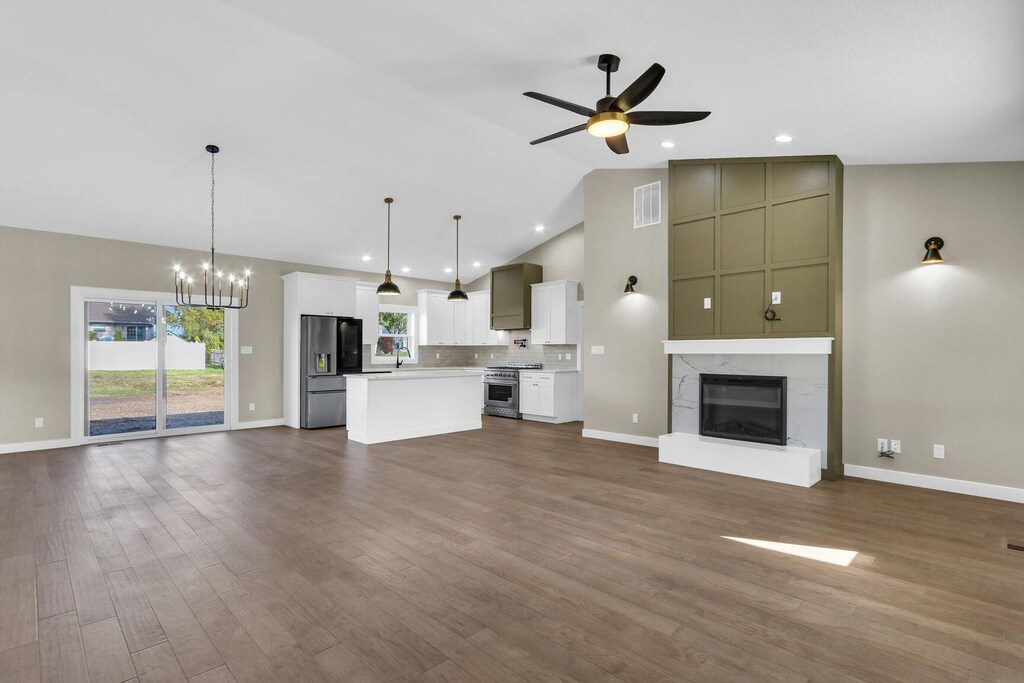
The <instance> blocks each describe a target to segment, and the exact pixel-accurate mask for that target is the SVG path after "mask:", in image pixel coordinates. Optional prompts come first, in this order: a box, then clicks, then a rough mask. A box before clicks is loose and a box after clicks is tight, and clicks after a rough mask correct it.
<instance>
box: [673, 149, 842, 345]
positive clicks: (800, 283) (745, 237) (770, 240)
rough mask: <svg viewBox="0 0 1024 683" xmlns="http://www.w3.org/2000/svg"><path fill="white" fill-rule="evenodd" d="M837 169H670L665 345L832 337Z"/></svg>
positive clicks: (768, 162) (838, 229)
mask: <svg viewBox="0 0 1024 683" xmlns="http://www.w3.org/2000/svg"><path fill="white" fill-rule="evenodd" d="M842 169H843V165H842V162H841V161H839V159H838V157H834V156H825V157H773V158H763V159H705V160H698V161H673V162H670V164H669V187H670V191H671V194H670V196H669V215H670V216H671V217H672V225H671V229H670V231H669V253H670V258H671V263H670V266H669V272H670V273H671V278H672V288H671V291H672V305H671V310H672V316H671V320H670V322H669V325H670V336H671V338H672V339H702V338H713V337H729V338H737V337H799V336H804V337H835V336H837V335H836V330H837V329H838V325H837V319H838V316H839V315H840V314H841V310H840V307H839V306H838V303H837V302H838V287H839V283H840V273H839V270H840V269H841V267H842V256H841V253H840V250H841V246H842V216H841V213H842V202H841V201H840V191H841V187H842ZM709 289H710V292H711V293H710V294H708V291H709ZM772 292H781V293H782V303H781V304H776V305H775V306H774V307H773V308H774V309H775V310H776V312H777V314H778V318H777V319H776V320H774V321H767V320H765V319H764V311H765V309H766V308H767V307H768V304H769V303H770V302H771V295H772ZM708 296H710V298H711V302H712V303H711V310H710V314H709V311H708V309H706V308H705V307H704V299H705V298H707V297H708ZM680 297H682V299H680ZM709 321H710V322H709Z"/></svg>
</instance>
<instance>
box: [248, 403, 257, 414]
mask: <svg viewBox="0 0 1024 683" xmlns="http://www.w3.org/2000/svg"><path fill="white" fill-rule="evenodd" d="M253 410H256V404H255V403H250V404H249V412H252V411H253Z"/></svg>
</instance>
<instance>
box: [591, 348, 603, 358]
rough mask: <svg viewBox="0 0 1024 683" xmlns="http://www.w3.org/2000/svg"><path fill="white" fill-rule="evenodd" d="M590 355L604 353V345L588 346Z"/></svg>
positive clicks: (601, 354)
mask: <svg viewBox="0 0 1024 683" xmlns="http://www.w3.org/2000/svg"><path fill="white" fill-rule="evenodd" d="M590 355H591V356H603V355H604V347H603V346H591V347H590Z"/></svg>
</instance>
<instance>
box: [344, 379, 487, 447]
mask: <svg viewBox="0 0 1024 683" xmlns="http://www.w3.org/2000/svg"><path fill="white" fill-rule="evenodd" d="M482 376H483V372H482V370H404V371H398V372H393V373H364V374H359V375H349V376H348V387H347V389H348V396H347V399H346V400H347V425H346V426H347V428H348V438H349V440H350V441H357V442H359V443H365V444H373V443H383V442H385V441H398V440H400V439H414V438H416V437H420V436H432V435H434V434H448V433H450V432H463V431H468V430H470V429H480V428H481V427H482V426H483V424H482V421H481V416H480V414H481V402H482V396H483V393H482V392H483V385H482V383H481V377H482Z"/></svg>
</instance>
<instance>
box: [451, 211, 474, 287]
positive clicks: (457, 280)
mask: <svg viewBox="0 0 1024 683" xmlns="http://www.w3.org/2000/svg"><path fill="white" fill-rule="evenodd" d="M452 218H454V219H455V289H453V290H452V291H450V292H449V293H448V301H469V296H468V295H467V294H466V293H465V292H463V291H462V282H461V281H459V221H460V220H462V216H460V215H459V214H455V215H454V216H452Z"/></svg>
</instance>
